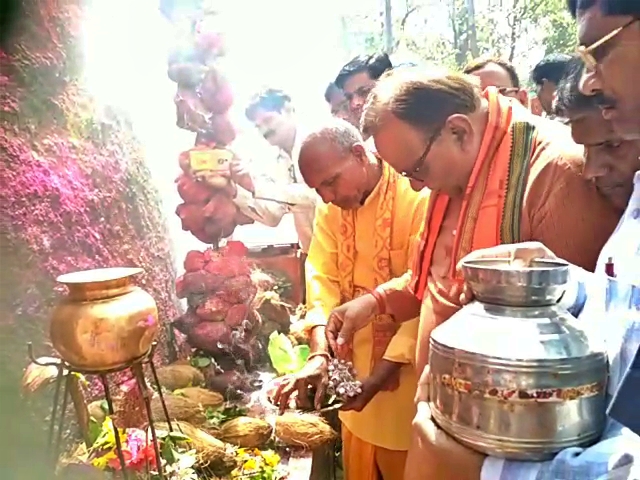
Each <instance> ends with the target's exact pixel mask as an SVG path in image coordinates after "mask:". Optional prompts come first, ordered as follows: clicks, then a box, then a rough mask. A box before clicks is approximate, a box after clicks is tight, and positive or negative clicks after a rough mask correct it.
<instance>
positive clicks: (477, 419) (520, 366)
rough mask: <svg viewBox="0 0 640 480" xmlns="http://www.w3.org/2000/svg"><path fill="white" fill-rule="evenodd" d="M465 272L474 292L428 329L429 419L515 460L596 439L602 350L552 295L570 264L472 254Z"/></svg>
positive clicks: (600, 421)
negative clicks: (516, 262)
mask: <svg viewBox="0 0 640 480" xmlns="http://www.w3.org/2000/svg"><path fill="white" fill-rule="evenodd" d="M463 274H464V276H465V280H466V281H467V283H468V284H469V286H470V287H471V289H472V290H473V292H474V295H475V298H476V301H474V302H472V303H471V304H469V305H467V306H466V307H464V308H462V309H461V310H460V311H458V312H457V313H456V314H455V315H453V316H452V317H451V318H450V319H449V320H447V321H446V322H444V323H443V324H441V325H440V326H438V327H437V328H435V329H434V330H433V332H432V334H431V339H430V354H429V365H430V375H431V379H430V380H431V382H430V405H431V411H432V414H433V418H434V420H435V421H436V423H437V424H438V425H439V426H440V427H441V428H442V429H443V430H445V431H446V432H447V433H449V434H450V435H451V436H453V437H454V438H455V439H456V440H458V441H459V442H461V443H463V444H465V445H467V446H468V447H470V448H473V449H474V450H477V451H480V452H482V453H485V454H487V455H492V456H496V457H502V458H507V459H512V460H545V459H548V458H551V457H553V456H554V454H556V453H557V452H559V451H560V450H563V449H565V448H568V447H575V446H588V445H590V444H592V443H594V442H595V441H596V440H597V439H598V438H599V437H600V435H601V434H602V430H603V428H604V425H605V408H606V404H605V390H606V380H607V358H606V355H605V349H604V345H603V344H602V342H600V341H599V340H598V339H596V338H594V336H593V335H591V334H590V333H589V332H588V331H587V330H586V329H585V326H584V325H583V324H582V323H583V322H579V321H578V320H577V319H576V318H575V317H573V316H572V315H570V314H569V313H568V312H567V311H566V310H564V309H563V308H562V307H560V306H559V305H558V300H559V299H560V297H561V296H562V294H563V292H564V290H565V285H566V283H567V281H568V265H567V264H566V263H563V262H556V261H535V262H533V263H532V264H531V265H530V266H529V267H527V268H512V267H511V266H509V265H508V264H507V263H506V262H505V261H504V260H475V261H470V262H468V263H465V264H464V265H463Z"/></svg>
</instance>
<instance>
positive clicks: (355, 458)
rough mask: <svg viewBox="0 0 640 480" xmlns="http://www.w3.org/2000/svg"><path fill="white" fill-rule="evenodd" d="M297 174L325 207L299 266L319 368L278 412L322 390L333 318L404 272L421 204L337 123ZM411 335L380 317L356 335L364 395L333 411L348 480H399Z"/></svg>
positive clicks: (411, 374)
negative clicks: (307, 391)
mask: <svg viewBox="0 0 640 480" xmlns="http://www.w3.org/2000/svg"><path fill="white" fill-rule="evenodd" d="M300 170H301V172H302V175H303V177H304V179H305V181H306V182H307V183H308V184H309V186H311V187H312V188H315V189H316V190H317V191H318V193H319V194H320V196H321V198H322V199H323V201H324V202H325V204H323V205H320V206H319V207H318V208H317V211H316V220H315V227H314V237H313V240H312V242H311V248H310V249H309V257H308V259H307V265H306V274H307V304H308V313H307V315H306V323H305V325H306V328H307V329H308V330H309V331H310V336H311V342H310V344H311V350H312V353H311V355H310V359H309V362H310V363H311V364H313V363H314V362H318V361H319V360H320V362H319V363H318V364H316V365H315V366H312V367H309V368H306V369H303V371H302V372H301V374H299V375H298V376H297V377H296V376H294V377H292V378H291V380H290V381H289V382H286V381H285V382H284V384H285V386H284V387H283V389H282V391H281V392H279V394H277V396H278V397H279V398H278V400H280V402H285V403H286V402H287V401H288V397H289V395H290V394H291V393H292V391H293V390H294V389H297V388H299V389H300V390H302V391H304V388H306V386H307V384H308V383H310V382H312V381H313V379H316V380H320V381H318V382H316V384H317V386H318V387H319V388H322V387H323V385H322V383H323V381H326V378H323V377H324V376H325V375H326V374H325V375H323V373H324V372H322V369H323V368H326V361H327V359H328V358H327V357H328V354H329V350H328V349H327V344H326V341H325V340H324V337H325V332H324V329H325V325H326V323H327V320H328V318H329V315H330V313H331V311H332V310H333V309H334V308H335V307H337V306H338V305H340V304H341V303H343V302H345V301H349V300H351V299H353V298H356V297H358V296H360V295H362V294H366V293H367V292H369V291H371V290H372V289H374V288H375V287H376V286H378V285H380V284H382V283H385V282H387V281H389V280H391V279H392V278H394V277H397V276H400V275H402V274H403V273H404V272H405V271H406V270H407V265H408V261H409V257H410V254H411V252H410V250H411V247H412V244H414V243H415V241H416V240H417V235H418V233H419V230H420V226H421V224H422V219H423V218H424V215H425V214H426V204H427V199H428V195H427V193H426V192H415V191H413V190H412V189H411V187H410V185H409V181H408V180H407V179H405V178H402V177H401V176H400V175H398V174H397V173H396V172H394V171H393V170H392V169H391V168H390V167H389V166H388V165H387V164H385V163H383V162H382V161H381V160H380V158H379V157H378V156H377V155H375V154H374V153H371V152H370V151H369V150H368V149H367V147H365V145H364V143H363V140H362V137H361V135H360V133H359V132H358V130H357V129H356V128H355V127H353V126H352V125H350V124H348V123H347V122H344V121H342V120H337V119H336V120H334V121H333V123H332V124H331V126H327V127H325V128H323V129H321V130H319V131H318V132H316V133H315V134H313V135H311V136H310V137H309V138H308V139H307V140H306V141H305V143H304V145H303V148H302V150H301V155H300ZM411 213H414V215H412V214H411ZM417 327H418V325H417V319H414V320H413V321H410V322H407V323H405V324H403V325H401V326H399V325H397V324H396V323H395V322H393V320H392V319H391V318H389V317H388V316H385V315H379V316H376V317H375V318H373V319H372V322H371V323H370V324H369V325H368V326H367V328H365V329H363V330H361V331H360V332H358V333H357V334H356V336H355V339H354V348H353V352H352V361H353V364H354V368H355V370H356V372H357V375H358V379H359V380H361V381H362V382H363V386H362V390H363V392H362V394H361V395H359V396H357V397H355V398H354V399H353V400H351V401H349V402H348V403H347V404H346V405H345V407H344V408H343V411H341V412H340V419H341V421H342V434H343V460H344V467H345V472H346V478H347V480H376V479H383V480H400V479H401V478H402V475H403V471H404V463H405V457H406V452H407V449H408V448H409V441H410V432H411V421H412V419H413V416H414V413H415V407H414V403H413V397H414V393H415V388H416V385H417V373H416V370H415V368H414V365H413V361H414V358H415V345H416V343H415V342H416V338H417V333H418V329H417Z"/></svg>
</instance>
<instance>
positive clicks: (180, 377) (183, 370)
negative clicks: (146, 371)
mask: <svg viewBox="0 0 640 480" xmlns="http://www.w3.org/2000/svg"><path fill="white" fill-rule="evenodd" d="M157 373H158V381H159V382H160V385H161V386H162V387H164V388H166V389H167V390H169V391H174V390H178V389H179V388H186V387H198V386H200V385H203V384H204V375H202V372H200V370H198V369H197V368H194V367H192V366H191V365H167V366H166V367H160V368H158V370H157Z"/></svg>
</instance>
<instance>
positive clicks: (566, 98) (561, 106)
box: [554, 57, 599, 117]
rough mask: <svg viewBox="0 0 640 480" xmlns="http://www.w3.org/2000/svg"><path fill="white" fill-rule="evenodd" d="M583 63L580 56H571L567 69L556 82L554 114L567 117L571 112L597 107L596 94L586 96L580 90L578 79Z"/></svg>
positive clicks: (580, 75)
mask: <svg viewBox="0 0 640 480" xmlns="http://www.w3.org/2000/svg"><path fill="white" fill-rule="evenodd" d="M583 70H584V63H583V62H582V59H581V58H580V57H572V58H571V60H570V61H569V64H568V65H567V69H566V71H565V73H564V75H563V76H562V78H561V79H560V81H559V82H558V87H557V89H556V103H555V112H554V113H555V114H556V115H558V116H560V117H569V116H571V114H572V113H578V112H584V111H589V110H594V109H598V108H599V107H598V101H597V98H598V97H596V96H587V95H584V94H583V93H582V92H580V79H581V77H582V72H583Z"/></svg>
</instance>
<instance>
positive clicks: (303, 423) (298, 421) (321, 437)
mask: <svg viewBox="0 0 640 480" xmlns="http://www.w3.org/2000/svg"><path fill="white" fill-rule="evenodd" d="M275 435H276V437H277V438H278V439H279V440H280V441H282V442H283V443H285V444H286V445H289V446H292V447H303V448H308V449H311V450H313V449H316V448H318V447H320V446H322V445H325V444H327V443H329V442H331V441H332V440H335V439H336V438H337V437H338V434H337V433H336V432H335V431H334V430H333V428H331V427H330V426H329V424H328V423H327V422H325V421H324V420H323V419H322V418H320V417H318V416H317V415H314V414H311V413H285V414H283V415H280V416H278V417H276V419H275Z"/></svg>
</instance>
